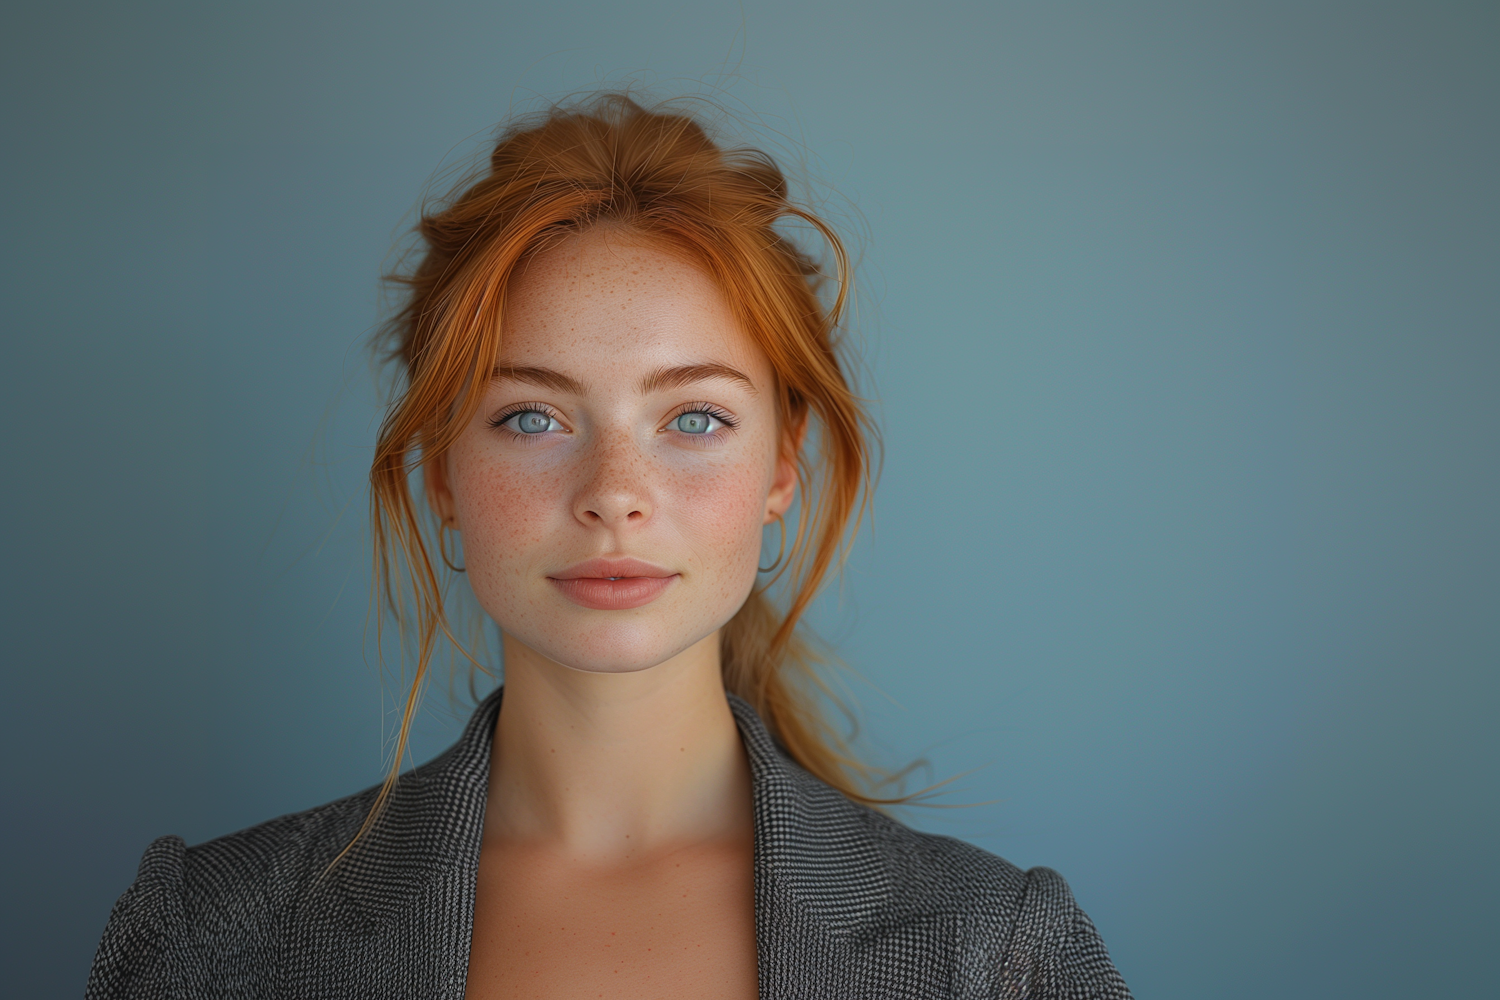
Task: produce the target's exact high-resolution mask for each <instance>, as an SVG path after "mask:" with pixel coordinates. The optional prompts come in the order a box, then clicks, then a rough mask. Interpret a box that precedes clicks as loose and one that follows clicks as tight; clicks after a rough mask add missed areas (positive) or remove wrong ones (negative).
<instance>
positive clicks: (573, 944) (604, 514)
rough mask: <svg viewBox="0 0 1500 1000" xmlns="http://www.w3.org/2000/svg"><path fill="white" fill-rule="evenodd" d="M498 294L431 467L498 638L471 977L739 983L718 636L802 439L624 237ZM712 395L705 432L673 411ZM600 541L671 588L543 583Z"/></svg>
mask: <svg viewBox="0 0 1500 1000" xmlns="http://www.w3.org/2000/svg"><path fill="white" fill-rule="evenodd" d="M507 295H508V298H507V312H506V319H505V331H504V337H503V344H504V346H503V348H502V356H501V357H500V358H499V360H498V364H497V372H498V373H499V376H498V377H497V378H496V379H495V380H494V381H493V382H492V383H491V384H490V385H489V387H488V389H487V392H486V395H485V397H484V401H483V403H482V405H481V406H480V408H479V410H478V412H477V413H476V415H475V416H474V418H473V420H471V421H470V423H469V424H468V426H467V427H466V428H465V430H464V432H463V434H462V436H461V437H460V438H459V440H458V441H457V443H456V444H455V445H454V447H453V448H452V450H451V451H450V452H449V453H448V455H447V456H446V457H445V460H444V461H443V462H442V463H441V464H440V465H436V466H434V467H433V468H432V470H431V471H430V472H429V478H428V494H429V498H430V500H431V501H432V503H433V505H434V507H435V509H436V510H437V511H438V513H439V515H440V516H441V517H443V518H444V519H445V520H446V521H447V523H449V524H450V525H451V526H452V527H453V528H454V529H455V530H457V531H458V532H459V533H460V535H461V537H462V541H463V559H464V563H465V566H466V568H467V575H468V579H469V581H470V584H471V585H472V587H473V589H474V593H475V595H476V597H477V598H478V599H479V602H480V604H481V605H482V606H483V607H484V609H485V610H486V611H487V612H488V613H489V614H490V615H491V617H493V618H494V620H495V621H496V622H497V623H498V624H499V626H500V629H501V632H502V635H503V648H504V655H505V699H504V701H503V702H502V705H501V711H500V717H499V720H498V721H497V723H496V730H495V744H494V745H495V753H494V758H493V760H492V763H491V769H490V781H489V794H488V802H487V808H486V815H485V825H484V839H483V844H482V848H481V853H480V867H479V886H478V896H477V900H476V909H475V920H474V934H473V945H472V951H471V956H470V962H469V979H468V993H467V995H468V996H469V997H471V998H476V1000H479V998H495V997H520V996H525V997H534V998H546V997H554V996H556V997H562V996H567V997H583V996H608V997H611V998H620V997H634V996H639V997H652V998H656V1000H661V998H671V997H689V996H691V997H699V998H702V997H741V998H744V997H754V996H756V966H755V959H756V955H755V924H754V880H753V869H752V858H753V844H754V841H753V827H752V810H751V798H750V795H751V790H750V770H749V764H748V761H747V760H746V757H745V752H744V748H743V746H742V745H741V743H740V739H739V733H738V730H737V729H736V726H735V723H734V719H733V717H732V715H731V714H730V712H729V708H728V704H727V702H726V701H725V698H724V693H723V682H722V680H721V677H720V663H719V631H720V629H721V628H722V627H723V626H724V625H725V623H727V622H728V621H729V619H730V618H731V617H733V615H734V614H735V612H736V611H738V610H739V608H740V606H741V605H742V604H743V603H744V601H745V599H746V597H747V596H748V595H749V593H750V590H751V588H752V587H753V586H754V583H755V577H756V564H757V562H758V561H759V559H760V558H761V556H760V551H761V535H762V528H763V526H764V525H766V524H769V523H771V522H772V521H774V520H775V519H776V518H777V517H778V516H779V515H781V514H784V513H785V511H786V510H787V508H788V506H789V505H790V504H791V501H792V497H793V493H794V490H795V485H796V472H795V465H794V457H795V452H796V448H797V447H798V445H799V444H800V441H799V440H797V439H798V438H799V437H800V433H794V432H792V431H790V430H789V429H787V428H785V427H782V426H781V425H780V424H779V422H778V418H777V409H776V405H775V391H774V387H775V380H774V373H773V371H772V369H771V366H770V363H769V361H768V360H767V359H766V357H765V355H764V354H763V353H762V352H761V351H760V350H759V348H758V347H757V346H756V345H755V344H754V343H753V341H752V340H751V339H750V338H749V336H748V335H747V334H746V333H745V332H744V330H743V329H742V328H741V326H740V324H739V323H738V321H737V320H736V318H735V317H734V315H733V313H732V311H731V310H730V308H729V305H728V303H727V302H726V300H725V299H724V296H723V294H722V292H721V291H720V290H719V288H718V287H717V286H716V285H715V283H714V282H713V281H712V280H711V279H710V278H709V277H708V276H706V275H705V274H703V273H701V272H700V271H698V270H697V269H695V268H694V267H692V266H691V265H689V264H687V263H685V262H683V261H681V260H679V259H677V258H675V257H672V256H669V255H667V254H665V253H662V252H660V251H658V250H655V249H652V248H650V247H649V246H646V245H643V244H641V243H640V242H639V241H638V240H634V239H633V238H632V237H631V235H630V234H628V233H626V232H623V231H621V230H618V229H612V228H607V227H596V228H594V229H592V230H589V231H587V232H585V233H584V234H582V235H578V236H573V237H570V238H568V239H567V240H566V241H565V242H562V243H560V244H558V245H556V246H553V247H551V248H549V249H547V250H546V251H543V252H542V253H540V254H538V255H536V256H534V257H533V258H531V259H530V260H529V261H528V262H527V263H526V264H525V265H523V267H522V268H521V269H519V270H518V272H517V274H516V275H515V276H514V277H513V278H512V281H511V283H510V286H509V287H508V289H507ZM689 368H695V371H681V370H682V369H689ZM526 369H548V370H550V371H551V372H554V373H557V374H559V375H561V376H564V377H565V378H564V379H562V380H559V379H556V378H552V377H538V376H536V374H535V372H533V373H532V375H531V376H530V377H527V376H526V375H525V372H524V371H523V370H526ZM673 369H678V370H679V376H678V378H677V379H676V380H675V381H674V380H673V379H665V380H663V379H662V378H661V373H662V372H664V371H669V370H673ZM518 370H522V371H518ZM730 370H732V371H733V372H735V373H738V374H739V375H742V376H743V380H741V379H740V378H737V377H731V376H730V375H728V374H726V371H730ZM517 374H520V375H521V376H522V377H516V376H517ZM653 376H656V378H655V384H649V383H651V382H652V379H653ZM522 411H526V412H525V413H523V412H522ZM705 412H706V413H709V414H710V415H711V416H712V417H713V419H712V420H709V421H707V422H706V423H707V424H708V426H709V427H710V428H711V430H710V432H709V433H707V434H701V435H694V434H690V433H686V432H684V431H683V430H682V429H681V428H682V426H683V424H682V422H681V421H680V420H679V419H678V418H679V417H681V416H682V415H683V414H701V413H705ZM536 414H540V415H541V416H536ZM695 420H699V418H698V417H696V416H694V417H690V418H689V425H690V426H691V425H692V421H695ZM523 421H529V424H527V426H532V427H537V426H541V427H545V428H546V429H545V430H543V431H542V432H541V433H538V434H535V435H527V434H524V433H521V432H520V431H519V430H518V428H519V427H521V426H522V422H523ZM731 424H732V426H730V425H731ZM497 425H498V426H497ZM698 426H702V424H701V423H700V424H698ZM599 557H604V558H623V557H633V558H637V559H642V560H645V561H647V562H649V563H651V564H654V565H655V566H656V567H659V570H660V572H659V574H658V575H661V576H667V577H670V580H669V582H668V583H667V584H666V586H665V589H663V590H661V592H660V593H659V594H658V595H657V596H656V597H655V599H654V600H651V601H649V603H646V604H644V605H643V606H640V607H635V608H631V609H627V610H597V609H593V608H588V607H583V606H580V604H578V603H576V602H575V601H574V600H570V599H569V597H568V594H567V592H566V588H565V587H560V586H559V585H558V584H557V582H555V578H556V576H557V574H559V573H563V572H565V571H566V570H567V569H568V568H569V567H574V566H576V565H577V564H579V563H581V562H583V561H585V560H589V559H593V558H599Z"/></svg>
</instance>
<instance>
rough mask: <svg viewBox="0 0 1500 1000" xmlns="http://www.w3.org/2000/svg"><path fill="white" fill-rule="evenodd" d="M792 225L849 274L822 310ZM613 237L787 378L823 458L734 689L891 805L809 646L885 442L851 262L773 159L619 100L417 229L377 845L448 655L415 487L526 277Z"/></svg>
mask: <svg viewBox="0 0 1500 1000" xmlns="http://www.w3.org/2000/svg"><path fill="white" fill-rule="evenodd" d="M785 220H793V221H798V222H800V223H802V224H805V225H807V226H811V227H812V228H813V229H814V230H815V231H816V232H817V233H819V234H820V235H821V236H822V238H823V240H824V241H825V242H826V243H827V246H828V249H829V251H830V253H831V256H832V257H833V260H834V263H835V265H836V268H837V274H836V276H835V278H834V285H835V293H834V295H833V296H832V302H831V303H825V302H823V301H821V300H820V297H819V292H820V291H821V286H822V285H823V284H824V278H823V276H822V274H821V272H820V270H819V269H818V267H817V266H815V264H814V263H813V261H812V259H811V258H810V257H809V256H808V255H807V254H805V253H804V252H803V251H801V250H800V249H799V248H798V247H796V246H795V245H794V244H793V243H792V242H791V241H790V240H789V239H788V237H787V236H786V235H784V234H783V233H782V232H780V231H778V224H779V223H782V222H783V221H785ZM600 223H606V224H609V225H612V226H618V227H621V228H623V229H626V230H628V231H629V232H630V233H631V234H632V236H633V237H635V238H639V239H642V240H644V241H646V242H647V243H649V244H650V245H652V246H655V247H657V248H659V249H663V250H666V251H668V252H671V253H674V254H677V255H680V256H681V257H682V258H683V259H685V260H687V261H688V262H690V263H692V264H694V265H695V266H698V267H700V268H702V269H703V271H704V272H705V273H707V274H708V275H710V276H711V277H712V278H714V279H715V280H716V281H717V282H718V284H719V286H720V287H721V288H722V289H723V291H724V293H725V296H726V298H727V299H728V301H729V303H730V305H731V307H732V308H733V309H734V310H735V313H736V315H737V317H738V319H739V320H740V322H741V324H742V325H743V328H744V329H745V331H746V332H747V333H748V335H749V336H750V337H751V338H752V339H753V340H754V341H755V343H756V344H758V345H759V346H760V348H761V350H762V351H764V352H765V354H766V357H767V358H769V359H770V363H771V366H772V369H773V370H774V371H775V373H776V382H777V386H776V388H777V398H778V407H779V416H780V419H781V422H782V424H781V426H782V428H783V431H784V439H785V441H786V442H787V444H786V447H788V448H791V447H793V445H792V444H791V442H792V441H794V440H795V439H796V437H797V432H798V431H799V430H800V429H802V428H804V427H809V426H811V429H812V432H811V433H810V434H809V435H808V440H809V441H810V442H811V444H809V446H807V447H804V448H802V449H801V452H800V453H799V454H798V456H797V469H798V486H799V490H800V510H801V513H800V516H799V517H798V519H797V525H796V528H795V529H794V530H793V531H790V532H789V536H790V537H789V539H788V549H789V551H788V553H787V558H786V560H785V562H784V564H783V566H782V567H781V569H780V570H779V571H778V573H777V577H778V578H781V577H782V575H783V574H785V578H784V579H782V580H781V583H782V584H783V586H782V587H781V588H780V589H781V591H782V592H783V594H784V597H785V600H784V602H782V603H783V604H784V606H780V607H778V606H777V605H776V604H775V603H773V602H772V601H771V599H770V598H769V596H768V595H767V594H766V592H765V589H764V588H758V589H757V590H756V591H755V592H754V593H752V595H751V597H750V598H749V600H748V601H746V603H745V605H744V606H743V607H742V608H741V609H740V611H739V612H738V613H737V614H736V615H735V617H734V618H733V619H732V620H731V621H730V622H729V624H728V625H727V626H726V627H725V628H724V631H723V644H722V660H723V673H724V686H725V688H726V689H727V690H729V691H732V692H734V693H735V694H737V695H739V696H740V697H741V698H744V699H745V700H746V701H747V702H749V703H750V704H751V705H752V706H754V708H755V710H756V711H757V712H758V713H760V716H761V718H762V719H763V720H764V721H765V723H766V725H767V727H768V728H769V729H770V730H771V732H772V733H773V734H774V735H775V736H776V738H777V739H778V740H779V741H780V742H781V744H782V745H783V746H784V747H785V748H786V750H787V752H788V753H789V754H791V756H792V757H793V758H794V759H796V761H797V762H798V763H800V764H801V765H802V766H803V767H805V768H806V769H807V770H808V771H810V772H812V773H813V774H815V775H817V776H818V777H819V778H821V779H822V780H824V781H826V782H827V783H828V784H830V785H832V786H833V787H835V788H837V789H839V790H840V791H842V792H844V794H846V795H848V796H850V797H851V798H854V799H857V800H860V801H866V802H874V801H879V800H875V799H873V798H871V797H870V796H869V795H868V794H867V791H866V789H865V788H864V787H863V786H864V784H865V780H866V778H867V777H868V771H867V770H866V769H865V768H863V767H862V766H861V765H860V764H859V763H858V762H857V761H855V760H854V759H853V758H852V757H851V756H850V754H849V753H848V750H847V747H846V746H845V744H844V742H843V740H842V739H841V738H840V737H839V736H838V734H837V733H836V732H835V731H834V730H833V729H832V728H831V727H830V726H829V725H828V724H827V723H826V721H825V720H824V718H823V716H822V714H821V712H820V711H819V709H818V703H817V701H816V691H815V688H821V687H822V682H821V680H819V678H818V677H817V675H816V674H815V673H814V671H813V667H814V657H813V656H812V654H811V652H810V649H809V646H808V644H807V643H806V641H804V639H803V637H802V635H801V634H800V633H799V630H798V621H799V620H800V618H801V616H802V614H803V612H804V611H805V610H806V609H807V606H808V604H809V602H811V601H812V599H813V597H814V596H815V595H816V593H817V591H818V589H819V586H820V585H821V584H822V583H823V581H824V579H825V578H826V576H827V575H828V572H829V570H830V568H832V567H833V566H834V564H835V563H836V562H837V561H838V559H839V554H840V550H841V548H842V546H843V544H844V542H845V540H846V537H847V536H848V533H849V530H850V528H851V526H854V525H857V523H858V519H859V515H860V513H861V512H862V510H863V507H864V504H865V502H866V498H867V496H868V487H869V483H870V478H871V452H872V441H873V440H874V438H873V429H872V427H871V424H870V422H869V419H868V417H867V415H866V413H865V411H864V408H863V406H862V405H861V402H860V400H859V399H858V398H857V397H856V396H855V394H854V392H853V391H852V388H851V386H850V382H849V379H848V377H847V376H846V373H845V370H844V366H843V364H842V363H841V360H840V352H839V348H838V342H837V339H836V332H837V331H838V329H839V326H840V320H841V318H842V316H843V313H844V307H845V303H846V302H847V299H848V291H849V264H848V257H847V254H846V253H845V250H844V247H843V244H842V243H841V242H840V241H839V238H838V236H837V235H836V234H835V233H834V231H833V230H832V229H831V228H830V227H829V226H828V225H827V224H825V223H824V222H823V221H822V220H821V219H819V218H818V217H817V216H815V215H814V214H812V213H811V212H809V211H807V210H805V209H803V208H800V207H798V206H796V205H794V204H793V203H792V202H791V201H790V200H789V199H788V189H787V181H786V178H785V176H784V175H783V174H782V172H781V170H780V169H778V167H777V166H776V164H775V163H774V162H773V161H772V160H771V158H770V157H768V156H766V155H765V154H764V153H761V152H759V151H756V150H753V149H740V148H737V149H725V148H721V147H720V146H719V145H717V144H716V143H715V142H714V141H713V140H712V139H711V138H710V136H709V134H708V132H707V131H706V130H705V128H704V127H703V126H702V125H701V124H699V123H698V122H697V121H695V120H694V119H693V118H692V117H690V116H688V115H686V114H682V113H679V112H675V111H668V110H647V109H645V108H643V107H641V106H640V105H639V104H637V103H636V102H635V101H633V100H631V99H630V98H628V97H626V96H623V95H618V94H608V95H604V96H601V97H597V98H594V99H593V100H591V101H589V102H587V103H585V104H582V105H576V106H571V107H560V108H553V109H552V110H551V111H549V112H546V113H544V114H542V115H539V116H536V117H532V118H528V119H525V120H522V121H521V122H519V123H518V124H515V125H513V126H512V127H510V128H509V129H507V130H506V131H505V132H504V133H503V134H502V135H501V136H500V138H499V139H498V141H497V142H496V144H495V148H494V150H493V152H492V153H491V155H490V157H489V167H488V170H487V171H486V172H484V173H483V174H482V175H480V176H479V177H478V178H477V179H474V180H473V181H472V182H471V183H468V184H467V185H461V187H460V189H459V190H458V191H457V192H456V193H455V194H454V195H452V196H450V197H449V198H448V199H447V200H446V201H445V202H444V203H443V204H441V205H440V206H439V208H438V210H436V211H433V212H431V213H430V214H424V215H423V217H422V219H421V222H420V224H419V226H418V232H419V233H420V236H421V238H422V241H423V244H424V252H423V253H422V255H421V257H420V259H419V261H418V263H417V264H416V266H415V267H414V268H412V269H411V270H410V272H409V273H407V274H404V275H401V276H399V277H397V278H396V279H395V280H396V281H398V282H399V283H400V284H401V285H402V286H404V288H405V290H406V293H407V294H406V297H405V302H404V305H403V307H402V308H401V309H400V311H399V312H398V313H397V314H396V315H395V316H394V317H393V318H392V320H391V321H390V323H389V324H388V325H387V327H386V328H385V331H384V338H385V342H386V344H387V346H388V348H389V356H390V358H391V359H392V360H393V361H395V362H397V363H398V366H399V371H400V374H401V375H402V376H403V387H402V389H401V391H400V393H399V394H398V396H397V397H396V399H395V400H394V402H393V403H392V405H391V407H390V409H389V412H388V413H387V415H386V418H385V421H384V423H383V424H382V426H381V429H380V437H379V442H378V444H377V446H376V449H375V460H374V464H373V466H372V468H371V470H370V483H371V487H372V490H371V515H372V523H373V526H374V543H375V571H376V584H377V587H379V588H380V589H381V592H383V594H384V595H385V597H386V599H387V600H388V602H389V603H390V605H391V607H392V609H393V611H394V612H395V614H396V616H397V620H398V621H400V622H402V623H403V625H405V624H407V623H408V622H409V623H410V624H412V625H413V626H414V627H413V628H412V634H413V637H414V638H415V641H416V671H415V676H414V677H413V679H412V684H411V688H410V691H409V692H408V695H407V700H406V707H405V710H404V712H403V714H402V720H401V730H400V734H399V736H398V738H397V748H396V757H395V762H394V764H393V767H392V770H391V772H390V773H389V774H388V775H387V778H386V783H385V785H384V787H383V788H382V789H381V793H380V795H379V798H378V799H377V802H376V807H375V808H374V809H372V811H371V815H370V818H369V819H368V820H367V821H366V828H368V826H369V824H370V823H371V822H373V821H374V818H375V816H376V815H377V814H378V812H379V810H380V808H381V806H382V805H383V804H384V802H385V800H386V797H387V795H388V794H389V791H390V789H391V787H392V785H393V784H394V782H395V779H396V775H397V773H398V771H399V767H400V761H401V756H402V753H403V752H404V750H405V747H406V742H407V737H408V733H409V731H410V727H411V721H412V714H413V712H414V710H415V707H416V703H417V699H418V695H419V692H420V689H421V685H422V682H423V679H424V677H425V675H426V673H427V671H428V668H429V666H430V663H431V660H432V657H433V654H434V650H435V647H436V646H437V644H438V642H439V640H440V639H441V638H442V637H444V636H446V637H448V638H449V639H452V638H453V636H452V633H451V631H450V629H449V622H448V619H447V616H446V611H445V608H444V601H443V593H444V589H445V580H444V579H443V578H440V576H439V571H438V568H437V567H435V566H434V564H433V559H432V556H433V551H432V550H433V544H434V541H433V537H432V532H433V530H434V528H435V527H436V526H435V524H434V523H433V518H432V517H431V515H430V509H429V508H428V507H427V505H426V504H425V503H419V500H418V498H417V497H416V496H414V495H413V492H412V489H411V479H410V473H411V472H413V471H416V470H418V469H421V470H424V471H427V470H431V469H433V468H434V466H435V465H438V464H440V463H442V462H443V460H444V455H445V453H446V452H447V450H448V449H449V448H450V447H452V445H453V443H454V441H455V440H456V439H457V438H458V436H459V434H460V433H461V431H462V429H463V428H464V426H465V425H466V423H467V422H468V421H469V419H470V418H471V417H472V416H473V413H474V411H475V409H476V408H477V407H478V405H479V401H480V397H481V395H482V392H483V390H484V386H485V385H486V384H487V383H488V381H489V376H490V371H491V369H492V367H493V365H494V363H495V358H496V357H497V356H498V355H499V350H500V342H501V338H502V337H503V335H504V328H505V326H504V319H505V295H506V286H507V281H508V280H509V278H510V276H511V273H512V271H514V269H515V268H516V266H517V264H518V263H520V262H521V261H522V260H524V259H525V258H526V257H527V255H528V254H531V253H534V252H535V251H537V250H538V249H539V248H541V247H544V246H546V245H547V244H548V243H549V242H550V241H551V240H554V239H555V238H557V237H558V236H560V235H562V234H567V233H576V232H580V231H582V230H585V229H587V228H588V227H590V226H593V225H596V224H600ZM455 642H456V640H455ZM460 648H462V646H461V645H460ZM476 663H477V661H476ZM824 690H826V688H825V689H824ZM363 832H364V831H363V830H361V833H363Z"/></svg>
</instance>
